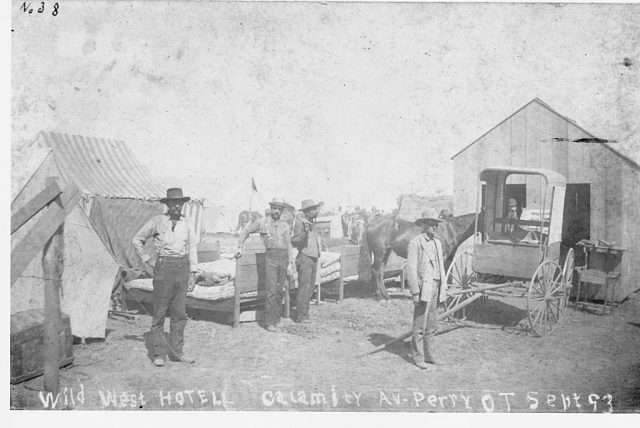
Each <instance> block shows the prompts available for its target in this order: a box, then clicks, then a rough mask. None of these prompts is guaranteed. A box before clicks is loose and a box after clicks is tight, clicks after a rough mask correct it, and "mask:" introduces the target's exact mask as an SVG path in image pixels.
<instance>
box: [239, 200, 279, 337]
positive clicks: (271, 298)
mask: <svg viewBox="0 0 640 428" xmlns="http://www.w3.org/2000/svg"><path fill="white" fill-rule="evenodd" d="M269 205H270V207H271V209H270V210H269V211H270V215H268V216H266V215H265V217H264V218H262V219H259V220H256V221H253V222H252V223H249V224H248V225H247V226H246V227H245V228H244V229H243V230H242V232H241V233H240V237H239V238H238V248H237V249H236V252H235V255H236V258H237V257H241V256H242V251H243V250H242V248H243V246H244V241H246V239H247V237H248V236H249V234H250V233H256V232H258V233H260V236H261V237H262V239H263V241H264V245H265V247H266V254H265V265H266V268H265V270H266V271H265V277H266V291H267V296H266V300H265V304H264V309H265V328H266V330H267V331H271V332H275V331H277V326H278V323H280V314H281V308H280V303H281V302H282V289H283V288H284V285H285V280H286V276H287V268H288V266H289V254H290V252H291V226H290V225H289V224H288V223H287V222H285V221H284V220H282V219H281V215H282V211H283V210H284V209H285V208H286V207H287V206H289V205H288V204H287V203H286V202H285V201H284V199H282V198H274V199H273V200H272V201H271V202H270V204H269Z"/></svg>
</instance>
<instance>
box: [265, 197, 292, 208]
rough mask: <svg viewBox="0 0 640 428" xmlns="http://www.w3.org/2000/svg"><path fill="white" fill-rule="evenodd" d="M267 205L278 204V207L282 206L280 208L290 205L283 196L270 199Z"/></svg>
mask: <svg viewBox="0 0 640 428" xmlns="http://www.w3.org/2000/svg"><path fill="white" fill-rule="evenodd" d="M269 205H272V206H273V205H276V206H278V207H282V208H285V207H288V206H290V205H289V204H288V203H287V202H286V201H285V200H284V198H278V197H276V198H273V199H272V200H271V202H269Z"/></svg>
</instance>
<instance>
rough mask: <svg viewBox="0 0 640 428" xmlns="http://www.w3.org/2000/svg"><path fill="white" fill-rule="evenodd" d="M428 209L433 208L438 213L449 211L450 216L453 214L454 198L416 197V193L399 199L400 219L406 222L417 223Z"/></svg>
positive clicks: (448, 196)
mask: <svg viewBox="0 0 640 428" xmlns="http://www.w3.org/2000/svg"><path fill="white" fill-rule="evenodd" d="M427 208H433V209H434V210H436V212H437V213H440V212H441V211H442V210H447V211H448V212H449V213H450V214H453V196H451V195H441V196H432V197H428V196H422V195H416V194H415V193H405V194H402V195H400V196H399V197H398V217H400V218H402V219H404V220H408V221H416V220H417V219H418V218H420V216H422V212H423V211H424V210H425V209H427Z"/></svg>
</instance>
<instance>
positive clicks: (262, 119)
mask: <svg viewBox="0 0 640 428" xmlns="http://www.w3.org/2000/svg"><path fill="white" fill-rule="evenodd" d="M17 5H18V3H17V2H13V22H12V28H13V30H14V32H13V33H12V60H13V64H12V79H13V82H12V87H13V98H12V115H13V123H12V144H13V146H14V147H16V146H19V145H20V144H22V143H24V142H25V141H28V140H31V139H33V138H34V137H35V136H36V134H37V133H38V132H39V131H40V130H48V131H57V132H64V133H70V134H81V135H86V136H96V137H103V138H114V139H121V140H124V141H126V142H127V143H128V144H129V146H130V147H131V149H132V150H133V152H134V154H135V155H136V156H137V157H138V158H139V160H140V161H141V162H142V163H143V164H144V165H145V166H146V167H148V168H149V169H150V170H151V172H152V173H153V174H154V175H156V176H157V177H159V178H160V179H161V180H162V181H163V182H164V183H165V184H167V185H171V186H173V185H176V186H182V187H184V189H185V191H186V192H187V193H188V194H190V195H192V196H195V197H204V198H207V199H208V200H209V201H211V202H212V203H215V204H224V205H227V206H229V207H230V208H231V207H233V208H237V207H246V206H248V204H249V195H250V192H249V185H250V181H251V177H255V181H256V184H257V186H258V189H259V190H260V192H261V193H262V194H263V195H264V197H265V198H270V197H271V196H273V195H274V194H277V195H282V196H284V197H285V198H287V199H289V200H291V201H292V202H293V203H294V204H295V205H296V206H299V204H300V200H301V199H304V198H308V197H309V198H316V199H322V200H325V201H327V202H329V203H330V204H338V203H341V204H345V205H346V204H349V203H353V204H361V205H366V206H371V205H376V206H378V207H383V208H392V207H394V206H395V204H396V197H397V196H398V195H399V194H400V193H409V192H418V193H422V194H426V195H439V194H452V193H453V179H452V162H451V160H450V158H451V156H452V155H453V154H454V153H456V152H457V151H458V150H460V149H461V148H463V147H464V146H466V145H467V144H469V143H470V142H472V141H473V140H475V139H476V138H478V137H479V136H480V135H481V134H482V133H484V132H486V131H487V130H488V129H490V128H491V127H493V126H494V125H496V124H497V123H498V122H500V121H501V120H502V119H504V118H505V117H506V116H508V115H509V114H511V113H513V112H514V111H515V110H516V109H518V108H520V107H521V106H522V105H524V104H525V103H527V102H528V101H530V100H531V99H532V98H534V97H538V98H540V99H542V100H543V101H544V102H546V103H547V104H549V105H550V106H551V107H552V108H554V109H556V110H557V111H559V112H560V113H562V114H565V115H567V116H569V117H570V118H572V119H573V120H575V121H576V122H577V123H578V124H580V125H581V126H582V127H584V128H586V129H587V130H589V131H590V132H592V133H594V134H596V135H598V136H601V137H603V138H612V139H617V140H618V141H620V142H621V143H620V144H621V145H622V146H624V150H625V151H626V153H631V155H632V156H635V155H636V154H637V153H638V151H639V150H638V147H639V146H638V138H639V133H638V128H639V124H638V117H640V101H639V99H640V96H639V91H638V88H639V87H640V77H639V72H638V68H639V67H640V44H639V43H638V40H640V8H639V7H638V6H637V5H618V6H611V5H544V4H541V5H521V4H518V5H512V4H494V5H485V4H407V3H403V4H385V3H378V4H362V3H357V4H348V3H343V4H336V3H328V4H321V3H313V4H310V3H306V4H301V3H278V4H273V3H258V4H256V3H204V2H195V3H183V2H169V3H166V2H135V3H128V2H61V7H60V9H59V11H58V16H56V17H53V16H51V15H48V14H46V13H45V14H43V15H40V16H27V15H26V14H25V13H24V12H21V11H20V10H19V8H18V6H17ZM624 58H628V59H629V61H631V65H629V62H628V61H627V65H628V66H625V65H624V64H623V63H624V61H625V60H624ZM638 158H640V156H638V157H636V160H638ZM254 206H255V203H254Z"/></svg>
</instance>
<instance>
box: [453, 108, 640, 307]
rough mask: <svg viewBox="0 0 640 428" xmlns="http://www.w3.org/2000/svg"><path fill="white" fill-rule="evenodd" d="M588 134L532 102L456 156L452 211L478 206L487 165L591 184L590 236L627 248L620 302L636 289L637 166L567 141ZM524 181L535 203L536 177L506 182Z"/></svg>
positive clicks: (639, 261)
mask: <svg viewBox="0 0 640 428" xmlns="http://www.w3.org/2000/svg"><path fill="white" fill-rule="evenodd" d="M591 136H592V135H590V134H588V133H587V132H585V131H584V130H582V129H581V128H580V127H578V126H577V125H576V124H574V123H573V122H571V121H569V120H568V119H566V118H565V117H563V116H561V115H559V114H557V113H555V112H553V111H552V110H551V109H550V108H548V107H547V106H546V105H544V104H543V103H541V102H538V101H537V100H534V101H532V102H530V103H529V104H528V105H527V106H525V107H524V108H522V109H521V110H520V111H518V112H516V113H515V114H514V115H512V116H511V117H509V118H508V119H506V120H505V121H503V122H502V123H501V124H499V125H498V126H497V127H496V128H494V129H493V130H491V131H490V132H488V133H487V134H486V135H484V136H482V137H481V138H479V139H478V140H477V141H476V142H475V143H473V144H472V145H470V146H468V147H467V148H466V149H465V150H463V151H462V152H460V153H459V154H457V155H456V156H455V157H454V159H453V161H454V203H455V206H454V212H455V213H456V215H461V214H465V213H470V212H474V211H475V210H476V197H477V196H476V195H477V180H478V174H479V171H480V170H481V169H483V168H486V167H489V166H514V167H534V168H546V169H552V170H554V171H557V172H559V173H561V174H562V175H564V176H565V177H566V179H567V183H589V184H590V192H591V200H590V205H591V213H590V219H591V220H590V229H591V230H590V235H591V239H605V240H607V241H615V243H616V245H618V246H622V247H624V248H626V249H627V250H628V251H627V252H626V253H625V254H624V257H623V259H622V264H621V266H620V271H621V273H622V281H621V283H620V284H619V285H618V286H617V290H616V300H618V301H619V300H622V299H623V298H625V297H627V296H628V295H629V294H631V293H632V292H633V291H635V290H637V289H639V288H640V283H639V281H638V278H639V277H640V179H639V176H640V170H639V168H638V167H637V165H634V164H633V163H631V162H629V161H628V160H626V159H624V158H623V157H621V156H620V155H619V154H617V153H615V152H614V151H613V150H610V149H609V148H607V147H605V146H604V145H602V144H589V143H575V142H571V140H575V139H578V138H585V137H591ZM553 138H565V139H568V140H569V141H553ZM514 178H515V177H514ZM525 180H526V182H527V205H528V206H529V207H533V206H536V205H537V202H538V201H540V199H541V195H540V190H539V189H540V186H539V185H538V182H537V180H536V179H532V178H519V179H511V180H510V181H509V182H510V183H524V182H525Z"/></svg>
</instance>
